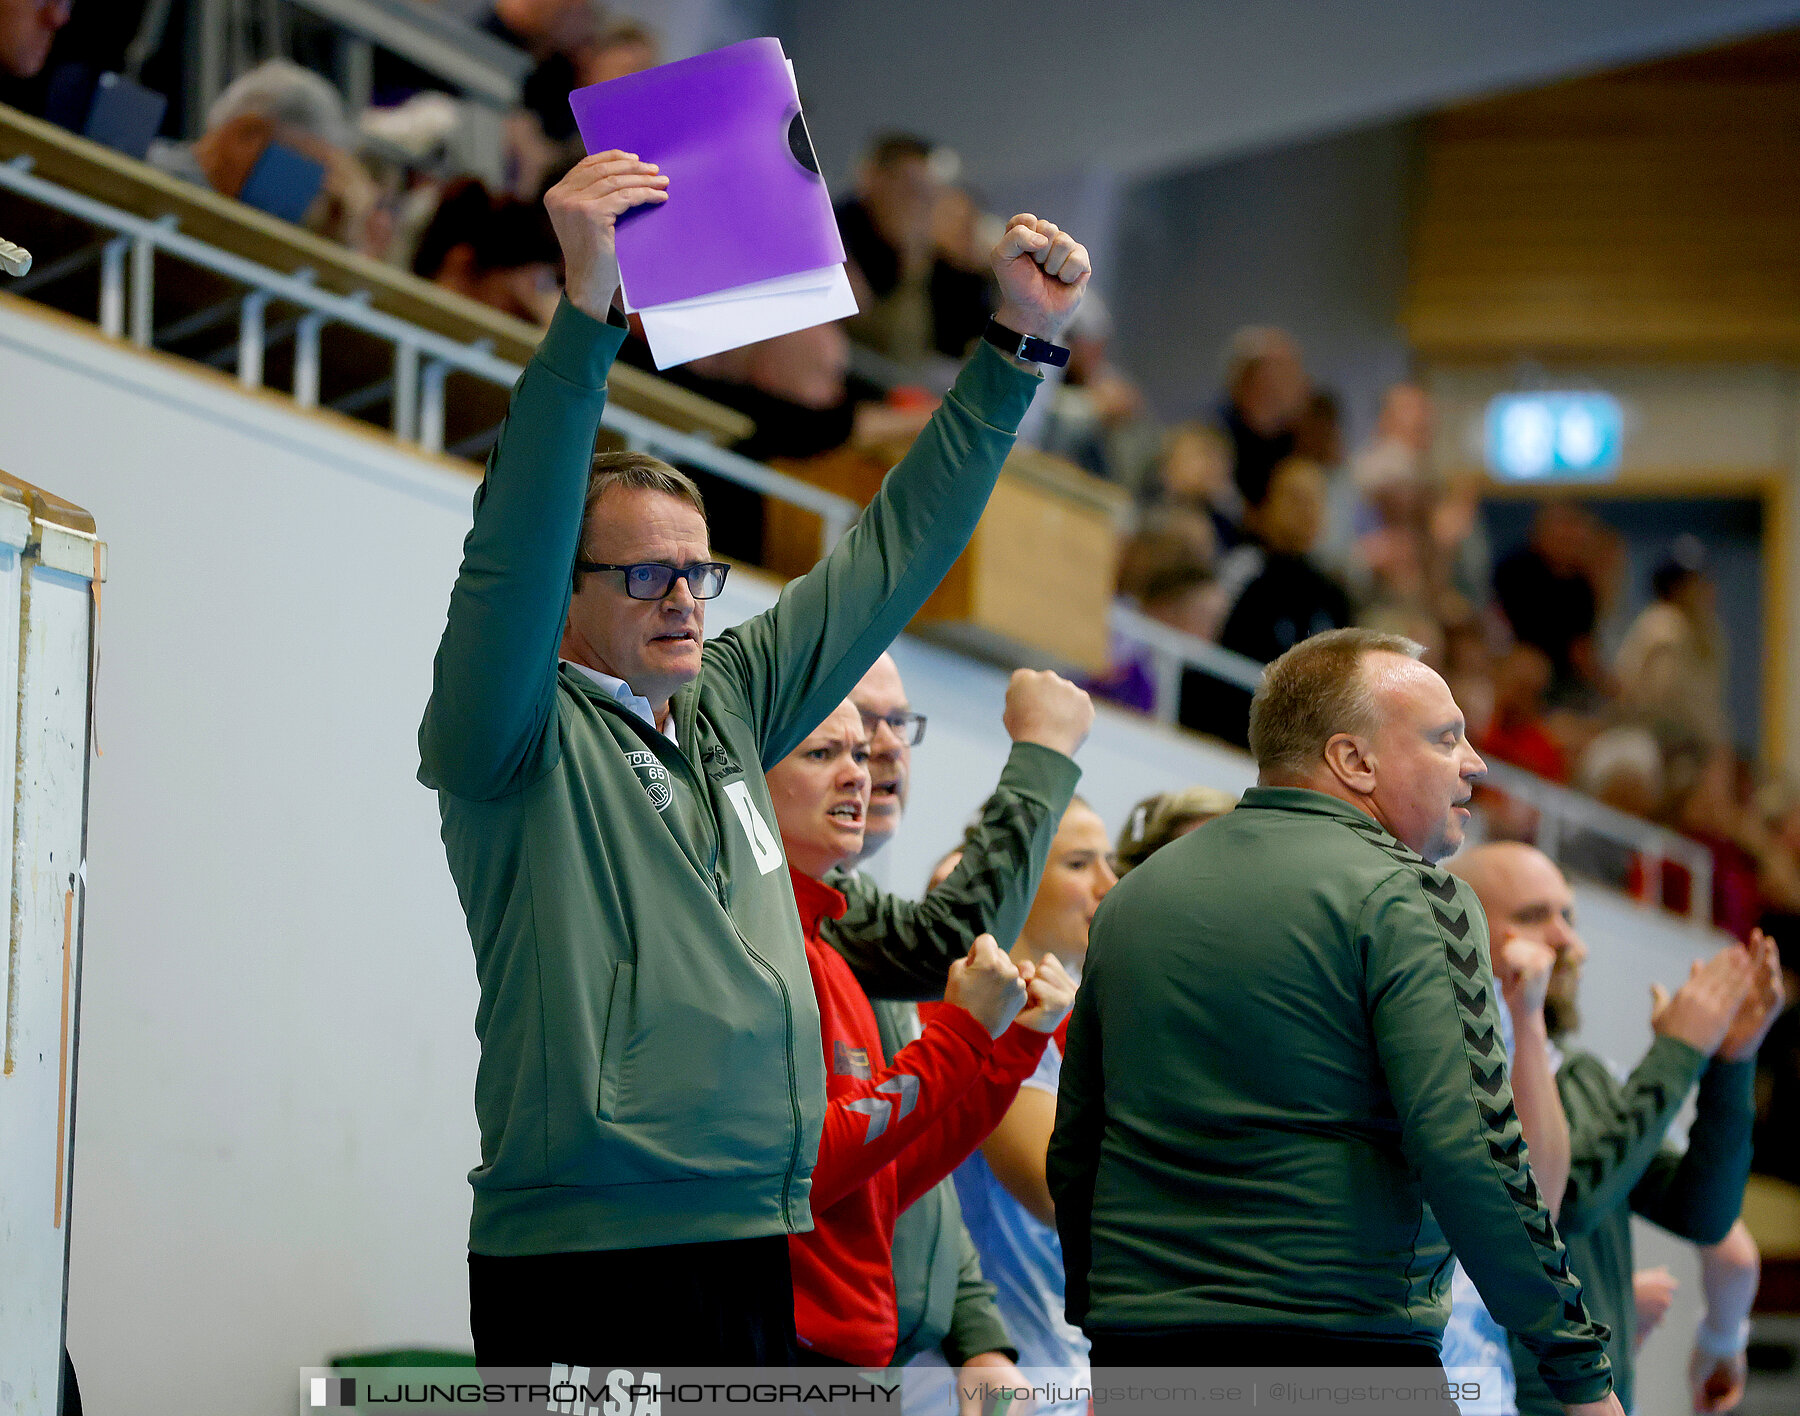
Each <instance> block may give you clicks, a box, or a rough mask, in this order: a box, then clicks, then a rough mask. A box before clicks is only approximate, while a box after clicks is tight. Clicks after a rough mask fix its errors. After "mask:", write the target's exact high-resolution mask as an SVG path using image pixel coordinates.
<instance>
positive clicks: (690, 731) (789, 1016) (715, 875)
mask: <svg viewBox="0 0 1800 1416" xmlns="http://www.w3.org/2000/svg"><path fill="white" fill-rule="evenodd" d="M589 701H590V702H593V703H597V704H600V705H601V706H603V707H604V708H607V709H610V710H611V711H612V712H614V713H617V714H618V715H619V716H620V717H622V718H625V719H626V720H627V721H629V722H631V723H633V724H635V725H636V726H637V727H640V728H643V727H646V726H648V725H647V724H645V723H644V721H643V720H642V719H641V718H639V717H638V716H637V715H636V714H635V713H631V712H629V711H627V710H626V709H625V708H624V707H622V706H621V705H620V704H619V703H617V702H615V701H614V700H611V699H607V698H600V697H594V698H590V700H589ZM683 717H684V718H685V719H686V722H685V723H684V724H682V725H681V726H682V729H683V731H682V737H683V738H684V739H685V740H686V741H688V742H692V741H693V735H694V733H695V731H696V730H697V727H698V723H699V718H700V714H699V709H698V705H696V707H695V710H694V711H693V712H692V713H685V714H683ZM650 731H651V732H655V731H656V729H654V728H651V729H650ZM663 740H664V742H665V743H667V742H668V739H667V738H666V737H664V739H663ZM668 745H669V746H671V747H673V748H674V749H675V755H676V756H677V757H679V758H680V759H681V765H682V766H683V767H684V768H686V769H687V774H688V778H689V780H690V781H691V782H692V783H693V784H694V785H695V786H696V787H698V788H699V792H700V800H702V801H703V802H705V803H706V804H707V806H708V809H709V811H710V808H711V805H712V792H711V790H710V789H709V788H708V787H707V784H706V777H705V775H704V774H703V773H702V772H701V771H700V768H699V767H698V766H697V765H696V764H695V762H694V760H693V758H691V757H690V756H689V755H688V751H687V749H686V748H685V747H683V746H682V745H681V744H680V743H668ZM723 834H724V833H723V831H722V829H721V828H720V826H719V823H718V818H717V815H716V814H714V819H713V833H712V836H713V839H712V862H711V870H710V872H709V873H710V874H711V875H712V880H713V893H714V894H715V895H717V896H718V900H719V907H720V908H721V909H722V910H724V912H725V918H726V919H727V920H729V921H730V922H731V932H732V933H733V934H735V935H736V936H737V941H738V943H739V944H741V945H743V946H744V952H745V953H746V954H748V955H749V956H750V959H751V961H752V962H753V963H756V964H758V965H760V966H761V967H762V968H763V969H765V970H766V971H767V972H768V975H769V977H770V978H772V979H774V980H775V986H776V987H777V988H779V989H780V990H781V1025H782V1035H783V1041H784V1043H785V1046H784V1048H783V1056H784V1059H785V1060H786V1062H787V1082H788V1114H789V1116H790V1117H791V1119H792V1121H793V1132H794V1143H793V1145H792V1146H791V1147H790V1148H789V1150H788V1164H787V1171H786V1173H785V1174H783V1176H782V1177H781V1220H782V1223H783V1224H785V1225H787V1227H788V1229H789V1230H790V1231H791V1230H792V1229H793V1227H794V1216H793V1191H794V1172H795V1170H797V1169H798V1168H799V1165H800V1127H801V1122H802V1120H803V1118H802V1116H801V1114H800V1082H799V1078H798V1077H797V1076H796V1075H795V1073H794V1000H793V995H792V994H790V993H789V992H788V986H787V980H786V979H784V978H783V977H782V976H781V970H779V969H778V968H776V967H775V966H774V965H773V964H771V963H770V962H769V961H768V960H767V959H765V958H764V957H763V956H762V955H761V954H759V953H757V952H756V950H755V948H753V947H752V945H751V943H750V941H749V940H748V939H746V938H744V931H743V930H741V929H739V928H738V923H737V920H736V919H735V918H733V917H732V913H731V909H730V907H729V906H728V905H727V904H726V901H725V882H724V881H723V880H722V879H721V878H720V876H719V847H720V843H721V839H722V837H723Z"/></svg>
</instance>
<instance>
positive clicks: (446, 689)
mask: <svg viewBox="0 0 1800 1416" xmlns="http://www.w3.org/2000/svg"><path fill="white" fill-rule="evenodd" d="M624 334H625V332H624V330H623V328H622V327H619V326H615V325H608V324H602V323H600V322H599V321H597V320H594V319H591V318H590V317H588V316H587V315H585V314H583V313H582V312H581V311H579V310H577V309H575V308H574V307H573V306H572V305H570V304H569V303H568V302H567V301H565V302H564V303H563V304H562V305H561V306H560V307H559V309H558V310H557V313H556V316H555V318H554V320H553V321H552V323H551V326H550V328H549V330H548V331H547V332H546V333H545V336H544V340H543V342H542V344H540V345H539V347H538V350H537V352H536V354H534V355H533V357H532V359H531V361H530V363H529V364H528V365H527V366H526V369H525V371H524V373H523V374H522V375H521V376H520V378H519V382H518V385H517V387H516V388H515V389H514V391H513V400H512V406H511V409H510V411H509V414H508V418H507V422H506V425H505V427H504V428H503V429H502V431H501V435H500V441H499V443H498V444H497V445H496V447H495V449H494V453H493V456H492V458H491V459H490V461H489V465H488V475H487V478H486V480H485V481H484V482H483V484H482V486H481V488H480V490H479V491H478V492H477V493H476V498H475V524H474V528H473V529H472V530H471V531H470V533H469V536H468V539H467V540H466V541H465V542H464V546H463V564H462V569H461V571H460V573H459V574H458V576H457V580H456V585H455V588H454V589H453V590H452V592H451V596H450V612H449V620H448V624H447V625H446V628H445V631H444V638H443V643H442V645H441V646H440V647H439V650H438V656H437V663H436V670H435V678H434V681H433V687H432V695H431V702H430V704H429V706H428V707H427V708H426V710H425V720H424V723H423V725H422V726H421V727H420V730H419V748H420V755H421V759H422V764H421V767H420V772H419V777H420V780H421V781H422V782H424V783H425V785H426V786H428V787H432V788H434V789H435V790H436V791H437V793H438V802H439V809H440V813H441V816H442V822H443V831H442V834H443V839H444V846H445V850H446V852H447V854H448V856H449V861H450V873H451V876H452V877H453V879H454V880H455V882H456V887H457V892H458V894H459V895H460V897H461V900H462V906H463V911H464V913H465V915H466V916H467V918H468V923H469V935H470V938H471V940H472V941H473V944H474V948H475V963H476V973H477V976H478V979H479V981H480V985H481V1001H480V1005H479V1007H478V1009H477V1012H476V1018H475V1027H476V1032H477V1034H478V1036H479V1037H480V1040H481V1063H480V1067H479V1070H478V1072H477V1074H476V1083H475V1110H476V1116H477V1119H478V1120H479V1122H480V1126H481V1164H480V1165H479V1166H477V1167H476V1169H475V1170H474V1171H473V1172H472V1173H471V1175H470V1181H471V1183H472V1184H473V1186H474V1189H475V1205H474V1217H473V1222H472V1224H471V1228H470V1240H469V1242H470V1248H471V1249H472V1250H473V1251H475V1252H477V1253H482V1254H496V1255H511V1254H543V1253H556V1252H564V1251H570V1250H592V1249H626V1248H639V1247H645V1246H649V1245H660V1244H679V1243H694V1242H700V1241H710V1240H723V1239H739V1238H752V1237H757V1236H761V1235H768V1234H780V1233H784V1232H786V1233H797V1232H801V1231H804V1230H806V1229H808V1228H810V1227H811V1224H812V1216H811V1212H810V1210H809V1208H808V1204H807V1194H808V1186H809V1176H810V1174H811V1170H812V1165H813V1160H814V1157H815V1154H816V1152H817V1149H818V1142H819V1129H820V1125H821V1123H822V1119H823V1115H824V1104H825V1077H824V1064H823V1059H822V1053H821V1047H820V1042H819V1019H818V1009H817V1006H816V1004H815V1002H814V1000H813V994H812V987H811V981H810V977H809V975H808V973H807V968H806V955H805V951H804V946H803V944H802V940H801V934H800V923H799V917H798V915H797V913H796V910H795V907H794V900H793V894H792V890H791V888H790V886H789V883H788V879H787V872H786V870H785V869H784V866H785V861H784V860H783V858H782V854H781V847H780V838H779V836H778V835H777V833H776V829H775V826H774V821H775V813H774V810H773V808H772V806H771V803H770V800H769V793H768V786H767V784H766V782H765V781H764V778H763V771H764V769H765V768H766V767H768V766H769V765H770V764H772V763H775V762H777V761H779V760H780V759H781V758H782V757H784V756H786V755H787V754H788V753H789V752H790V751H791V750H792V749H793V748H794V747H795V746H796V745H797V744H798V743H799V742H800V741H802V739H803V738H804V737H805V735H806V734H807V733H808V732H810V731H812V729H813V728H814V727H816V726H817V725H818V723H819V722H820V721H821V720H822V719H824V718H825V716H826V715H827V714H829V713H830V712H831V710H832V709H833V708H834V707H836V706H837V704H838V703H840V702H842V701H843V698H844V696H845V695H846V694H847V693H848V692H849V691H850V689H851V688H852V687H853V686H854V685H855V683H856V681H857V680H858V679H859V678H861V676H862V674H863V673H864V671H865V670H866V669H867V668H868V667H869V665H870V664H872V663H873V662H874V661H875V659H876V657H877V656H878V655H879V654H880V653H881V651H882V650H883V649H885V648H886V647H887V645H888V644H889V643H890V642H891V641H892V640H893V639H894V637H895V636H896V635H897V634H898V633H899V632H900V631H901V630H902V629H903V628H904V627H905V625H906V623H907V621H908V620H910V619H911V618H912V616H913V614H914V612H915V611H917V610H918V608H919V607H920V606H921V605H922V604H923V603H924V601H925V599H926V597H927V596H928V595H930V593H931V591H932V590H933V589H934V588H935V587H936V585H937V583H938V581H939V580H940V579H942V577H943V575H944V572H945V571H947V570H948V569H949V567H950V565H951V563H952V562H953V561H954V560H955V558H956V557H957V555H959V554H960V553H961V551H962V549H963V547H964V545H965V544H966V543H967V541H968V538H969V535H970V533H971V532H972V531H973V530H974V527H975V523H976V521H977V520H978V519H979V517H980V515H981V511H982V508H983V507H984V506H985V504H986V502H987V498H988V495H989V493H990V492H991V491H992V489H993V485H994V479H995V477H996V476H997V475H998V473H999V470H1000V465H1001V463H1002V461H1003V460H1004V459H1005V457H1006V454H1007V452H1008V450H1009V449H1010V448H1011V446H1012V441H1013V432H1014V430H1015V429H1016V428H1017V427H1018V423H1019V419H1020V418H1021V417H1022V416H1023V415H1024V413H1025V410H1026V408H1027V407H1028V406H1029V404H1030V401H1031V395H1032V393H1033V392H1034V391H1035V390H1036V388H1037V386H1038V383H1039V382H1040V380H1038V379H1037V378H1036V377H1035V376H1033V375H1031V374H1027V373H1026V372H1024V371H1023V370H1021V369H1019V368H1017V367H1016V366H1015V365H1013V364H1011V363H1009V362H1008V361H1007V360H1006V359H1005V358H1003V357H1002V356H1001V355H999V354H998V352H997V351H995V350H993V349H992V348H991V347H984V348H982V349H980V350H977V351H976V353H975V355H974V356H973V357H972V358H971V359H970V361H969V363H968V366H967V367H966V368H965V369H964V370H963V372H962V375H961V376H960V377H959V378H958V380H957V383H956V386H955V387H954V388H953V389H952V390H951V391H950V393H949V394H948V395H947V396H946V398H945V399H944V402H943V405H942V406H941V407H940V409H939V410H938V412H937V413H936V415H934V417H933V418H932V421H931V423H930V424H929V426H927V428H926V429H925V431H924V432H923V433H921V434H920V435H919V438H918V440H917V441H916V442H915V443H914V445H913V448H912V450H911V451H910V452H909V453H908V454H907V455H906V457H905V458H904V459H903V460H902V461H901V462H900V464H899V465H898V466H897V467H896V468H895V469H894V471H893V472H892V473H890V474H889V476H888V478H887V480H886V481H885V482H884V483H883V486H882V490H881V492H880V493H879V494H878V495H877V496H876V498H875V500H874V501H873V502H872V503H871V504H870V506H869V508H868V510H867V511H866V512H865V513H864V514H863V516H862V517H861V518H860V519H859V520H858V522H857V524H856V526H855V528H854V529H852V530H851V531H850V532H849V534H847V535H846V536H845V537H844V539H843V540H842V541H841V542H840V543H839V545H838V546H837V547H836V548H835V549H834V550H833V551H832V553H831V554H830V555H829V556H828V557H826V558H825V559H824V560H823V561H821V562H820V564H819V565H817V566H816V567H814V568H813V570H811V571H810V572H809V573H807V574H806V575H804V576H802V577H801V578H800V579H798V580H796V581H794V582H793V583H792V584H790V585H789V586H788V587H787V588H786V589H785V590H784V591H783V592H782V595H781V598H780V601H779V602H778V603H777V604H776V606H775V607H774V608H773V609H771V610H769V611H767V612H766V613H764V614H762V615H758V616H757V617H755V618H754V619H752V620H750V621H748V622H746V623H745V624H743V625H740V626H738V627H736V628H734V629H731V630H728V631H726V632H725V633H724V634H722V635H720V636H719V637H718V638H716V639H714V640H711V641H710V642H708V643H707V644H706V645H705V648H704V651H703V666H702V668H701V672H700V676H699V677H698V679H696V680H695V681H694V682H693V683H691V684H688V685H687V686H685V687H684V688H682V689H681V690H680V691H679V692H678V693H677V694H676V695H675V697H674V700H673V704H672V707H673V715H674V725H675V731H676V737H677V740H678V741H679V743H680V746H679V747H677V746H676V744H675V743H673V742H670V741H669V739H668V738H667V737H665V736H664V735H663V734H661V733H659V732H657V731H655V730H654V729H653V728H651V727H650V726H649V725H647V724H646V723H644V722H643V721H642V720H641V719H640V718H638V717H637V716H636V715H635V714H633V713H631V712H629V711H628V710H626V709H625V708H623V707H622V706H620V705H619V704H618V703H616V702H615V701H613V699H612V698H610V697H609V696H608V695H607V694H606V693H605V692H604V691H602V690H601V689H600V688H599V687H598V686H597V685H595V684H593V683H592V682H591V681H590V680H588V679H586V678H584V677H583V676H582V675H581V674H579V673H576V672H575V671H573V670H571V669H567V668H562V669H559V667H558V663H557V649H558V645H559V644H560V642H561V636H562V631H563V625H564V621H565V619H566V617H567V613H568V605H569V598H570V593H571V589H572V581H573V567H574V561H575V553H576V547H577V543H578V541H579V538H580V532H581V517H582V506H583V501H584V498H585V495H586V490H587V482H588V472H589V463H590V459H591V456H592V453H593V446H594V438H595V435H596V433H597V431H598V428H599V422H600V413H601V409H602V407H603V406H604V404H605V399H606V374H607V370H608V369H609V368H610V366H611V364H612V361H613V357H614V356H615V355H616V354H617V352H618V349H619V346H620V344H621V343H622V342H623V339H624Z"/></svg>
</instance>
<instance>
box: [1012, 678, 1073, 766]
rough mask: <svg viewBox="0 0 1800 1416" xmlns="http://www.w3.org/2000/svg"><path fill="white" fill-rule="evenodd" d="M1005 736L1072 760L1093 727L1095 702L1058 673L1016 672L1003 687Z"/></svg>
mask: <svg viewBox="0 0 1800 1416" xmlns="http://www.w3.org/2000/svg"><path fill="white" fill-rule="evenodd" d="M1003 721H1004V722H1005V724H1006V731H1007V734H1008V736H1010V737H1011V738H1012V740H1013V741H1014V742H1035V743H1037V744H1039V745H1040V746H1042V747H1047V748H1050V749H1051V750H1052V751H1055V752H1060V753H1062V755H1063V756H1064V757H1073V756H1074V755H1075V749H1076V748H1078V747H1080V746H1081V744H1082V742H1083V741H1085V740H1086V738H1087V735H1088V729H1089V728H1091V727H1093V725H1094V700H1093V699H1091V698H1089V697H1088V696H1087V693H1086V692H1085V691H1084V690H1082V689H1080V688H1077V687H1076V686H1075V685H1074V684H1072V683H1070V682H1069V681H1068V680H1067V679H1066V678H1064V677H1063V676H1062V675H1061V674H1054V673H1051V672H1050V671H1049V670H1048V669H1016V670H1014V671H1013V676H1012V679H1011V681H1010V682H1008V684H1007V685H1006V712H1005V714H1004V715H1003Z"/></svg>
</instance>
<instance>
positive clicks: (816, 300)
mask: <svg viewBox="0 0 1800 1416" xmlns="http://www.w3.org/2000/svg"><path fill="white" fill-rule="evenodd" d="M620 291H621V293H622V294H623V295H624V297H625V308H626V310H628V311H630V312H631V313H633V314H635V315H637V317H638V318H639V319H641V320H642V321H643V322H644V336H645V338H646V339H648V340H649V341H650V352H651V354H652V355H654V356H655V359H656V367H657V368H659V369H666V368H669V367H670V366H671V365H674V364H685V363H686V362H687V361H688V360H689V359H703V358H705V357H706V356H707V355H708V354H720V353H723V352H724V351H725V350H727V349H737V348H740V347H741V346H743V345H745V344H754V343H756V342H757V341H758V340H760V339H773V338H774V337H775V336H776V335H778V334H791V333H793V332H794V331H795V330H797V329H810V328H812V326H814V325H816V324H824V323H826V322H827V321H829V320H842V319H848V318H849V317H850V316H851V315H854V314H855V313H856V296H855V295H854V294H852V293H851V290H850V277H849V276H847V275H846V274H845V273H844V268H843V267H842V266H841V265H834V266H826V267H825V268H824V269H823V270H807V271H802V272H801V273H800V274H799V275H783V276H779V277H777V278H776V279H774V280H764V281H759V282H757V283H756V284H755V285H740V286H737V287H736V288H735V289H732V290H721V291H720V292H719V293H718V294H716V295H699V296H696V297H695V298H693V299H691V300H674V301H671V302H670V303H669V304H666V305H657V306H655V307H653V308H651V309H648V310H639V309H637V308H636V307H635V306H633V305H632V303H631V293H630V290H629V289H628V288H627V287H625V286H624V285H623V284H621V286H620Z"/></svg>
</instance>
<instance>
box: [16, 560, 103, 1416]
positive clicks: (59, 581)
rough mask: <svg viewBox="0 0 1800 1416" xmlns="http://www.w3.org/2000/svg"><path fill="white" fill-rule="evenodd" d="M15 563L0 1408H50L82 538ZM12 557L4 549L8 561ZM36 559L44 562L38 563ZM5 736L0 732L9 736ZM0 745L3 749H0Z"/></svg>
mask: <svg viewBox="0 0 1800 1416" xmlns="http://www.w3.org/2000/svg"><path fill="white" fill-rule="evenodd" d="M35 530H36V532H37V534H38V536H39V537H40V538H41V543H40V544H39V545H34V546H33V547H32V549H31V550H30V551H27V553H26V554H25V556H24V558H23V584H22V586H20V585H19V573H18V571H17V569H15V571H14V589H13V594H14V596H15V599H14V605H15V607H16V609H15V617H14V619H13V620H12V623H22V627H23V632H22V634H20V635H8V634H5V633H4V632H3V630H4V624H0V638H4V639H10V640H11V641H12V649H11V654H12V656H13V670H14V671H13V674H12V676H11V677H10V678H9V679H8V678H0V683H7V684H9V685H14V684H16V685H17V689H16V696H15V695H9V696H11V697H12V698H13V702H12V704H11V705H9V706H14V707H16V715H15V714H12V713H7V714H0V716H4V717H7V718H9V719H11V720H12V721H11V723H10V724H9V729H11V728H16V732H17V738H16V744H17V746H16V752H13V751H8V752H7V753H6V759H7V761H8V762H9V763H10V762H13V761H15V760H16V764H17V776H16V779H15V781H14V782H13V786H14V790H13V791H11V792H8V793H7V798H8V801H9V803H16V806H15V808H14V809H15V810H16V817H15V820H14V822H13V827H14V829H13V830H12V831H11V832H9V833H8V835H7V839H8V840H9V841H10V842H12V844H13V851H12V854H13V859H12V871H11V880H12V911H11V931H10V933H11V938H10V942H9V966H10V967H9V975H10V978H11V987H10V989H9V997H8V1013H7V1055H6V1061H5V1070H4V1075H3V1076H0V1249H3V1250H4V1252H5V1255H6V1261H5V1264H4V1265H3V1266H0V1413H4V1416H56V1413H57V1411H58V1409H59V1402H60V1384H61V1378H62V1351H63V1333H64V1314H65V1292H66V1274H67V1270H68V1252H69V1245H68V1236H69V1218H70V1216H69V1198H70V1193H71V1184H70V1176H71V1161H72V1155H73V1145H72V1141H73V1132H74V1115H73V1110H74V1100H75V1054H76V1046H77V1038H78V1012H79V1006H80V971H81V959H80V948H81V929H80V926H81V907H82V894H83V890H84V886H85V881H84V879H83V876H84V875H85V872H84V871H83V869H82V850H83V838H84V833H85V817H86V800H87V745H88V731H89V656H90V648H91V642H92V641H91V634H92V588H91V585H90V582H89V579H88V577H87V576H85V575H80V574H75V573H71V571H70V570H67V569H55V568H52V567H53V566H55V565H65V566H73V565H79V564H81V563H82V560H83V558H84V554H85V561H86V564H87V565H88V566H90V567H91V566H92V565H93V564H94V560H93V539H92V538H91V537H80V536H75V535H72V534H71V533H67V532H64V531H62V530H61V529H60V528H57V527H53V526H44V525H39V526H38V527H36V528H35ZM19 559H20V558H19V557H18V556H16V555H14V556H13V560H14V563H15V567H16V566H17V565H18V564H19ZM47 562H48V563H47ZM10 735H11V733H10V731H9V733H8V736H10ZM7 745H8V746H10V744H7Z"/></svg>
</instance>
